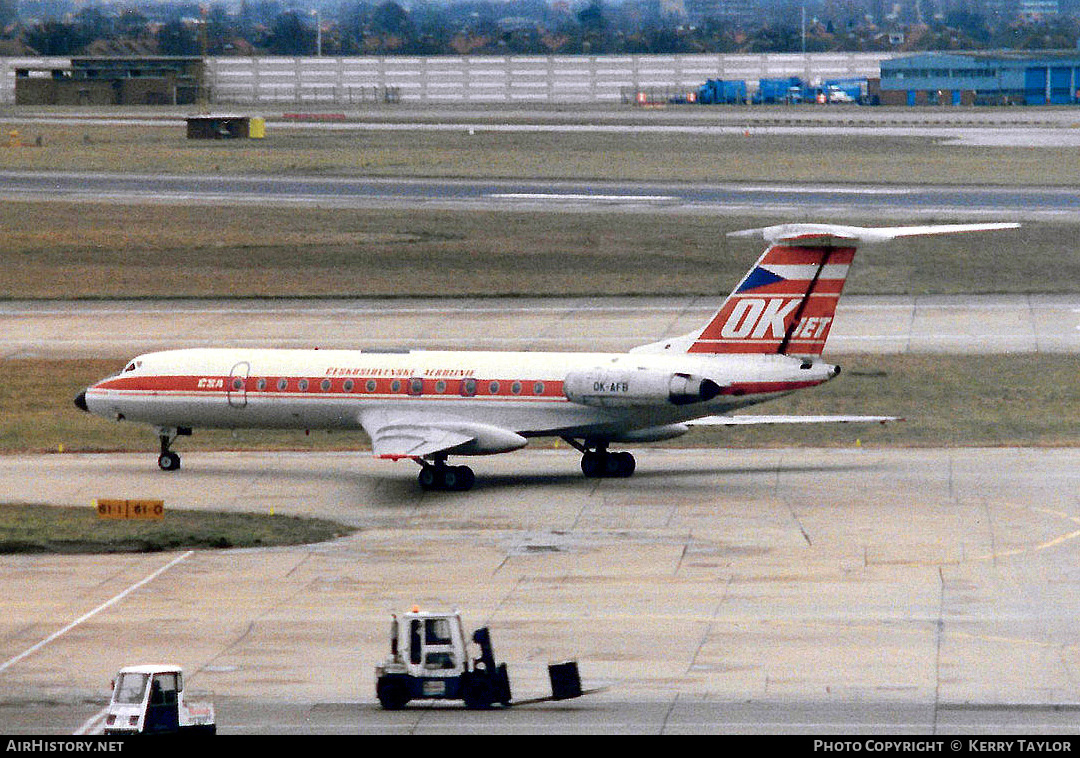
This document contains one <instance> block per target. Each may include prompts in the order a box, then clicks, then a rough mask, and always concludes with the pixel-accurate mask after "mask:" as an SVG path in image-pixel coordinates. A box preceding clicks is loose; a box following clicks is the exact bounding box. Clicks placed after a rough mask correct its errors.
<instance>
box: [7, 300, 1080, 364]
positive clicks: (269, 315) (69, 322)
mask: <svg viewBox="0 0 1080 758" xmlns="http://www.w3.org/2000/svg"><path fill="white" fill-rule="evenodd" d="M719 301H720V298H719V297H718V296H709V297H704V296H698V297H604V298H583V297H575V298H567V297H551V298H477V299H472V298H463V299H454V298H442V299H440V298H415V299H414V298H395V299H390V300H386V299H341V300H335V299H321V300H288V299H275V300H175V301H169V300H154V301H146V300H94V301H63V302H58V301H17V300H10V301H5V302H3V303H0V356H2V357H4V358H9V359H10V358H29V357H35V358H116V359H118V360H124V359H126V358H130V357H132V356H133V355H136V354H138V353H141V352H145V351H148V350H165V349H172V348H184V347H204V346H207V345H214V346H228V347H282V348H290V347H292V348H310V347H322V348H343V349H376V350H386V349H395V348H411V349H452V350H469V349H474V350H482V349H490V350H571V351H606V350H612V351H623V350H629V349H630V348H632V347H634V346H636V345H641V344H644V343H647V342H651V341H654V340H661V339H664V338H665V337H672V336H676V335H679V334H683V333H686V332H689V331H691V330H693V329H695V328H699V327H700V326H701V325H702V324H703V323H705V322H706V320H707V319H708V318H709V317H710V316H711V315H712V314H713V313H714V312H715V309H716V308H717V307H718V304H719ZM829 349H830V352H832V353H836V354H844V353H846V354H851V353H893V354H895V353H950V354H977V353H1033V352H1050V353H1059V352H1080V296H1077V295H983V296H932V297H912V296H895V297H892V296H886V297H858V296H847V297H845V298H844V299H843V300H841V301H840V303H839V305H838V307H837V310H836V322H835V324H834V325H833V328H832V331H831V333H830V337H829Z"/></svg>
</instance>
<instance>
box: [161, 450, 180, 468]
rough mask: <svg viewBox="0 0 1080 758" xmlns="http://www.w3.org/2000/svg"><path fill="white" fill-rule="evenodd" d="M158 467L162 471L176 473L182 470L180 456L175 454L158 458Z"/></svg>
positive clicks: (169, 453)
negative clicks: (179, 469)
mask: <svg viewBox="0 0 1080 758" xmlns="http://www.w3.org/2000/svg"><path fill="white" fill-rule="evenodd" d="M157 465H158V467H159V468H160V469H161V470H162V471H176V470H177V469H178V468H180V456H179V455H177V454H176V453H173V452H168V453H162V454H161V455H159V456H158V459H157Z"/></svg>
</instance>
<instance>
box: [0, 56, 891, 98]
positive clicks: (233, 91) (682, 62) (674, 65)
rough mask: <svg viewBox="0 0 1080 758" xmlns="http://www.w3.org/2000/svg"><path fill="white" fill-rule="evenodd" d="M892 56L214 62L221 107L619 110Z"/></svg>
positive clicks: (6, 71) (6, 92) (31, 64)
mask: <svg viewBox="0 0 1080 758" xmlns="http://www.w3.org/2000/svg"><path fill="white" fill-rule="evenodd" d="M888 57H890V56H889V55H886V54H870V53H835V54H834V53H810V54H805V55H803V54H762V55H624V56H620V55H611V56H599V55H597V56H571V55H555V56H496V57H492V56H473V57H470V56H461V57H456V56H445V57H444V56H439V57H430V58H426V57H400V56H385V57H362V58H328V57H323V58H315V57H303V58H280V57H259V58H226V57H222V58H209V59H208V61H207V63H208V66H207V76H208V79H209V84H210V88H211V99H212V100H213V102H215V103H223V104H226V103H237V104H267V105H270V104H275V103H280V104H282V105H288V104H311V105H320V104H322V105H326V104H333V105H349V104H352V103H360V102H365V101H367V102H370V101H372V100H373V99H378V98H381V97H382V95H383V93H384V92H386V91H387V90H393V91H395V92H396V93H397V94H398V95H399V97H400V99H401V101H402V102H415V103H428V102H430V103H455V102H459V103H469V102H473V103H482V102H506V103H512V102H532V103H588V102H598V103H603V102H620V100H621V99H622V98H623V97H624V96H625V95H626V94H627V93H628V92H630V91H633V90H647V89H650V88H655V89H664V88H671V89H674V90H685V91H688V92H689V91H691V90H695V89H696V88H697V87H698V85H700V84H702V83H703V82H704V81H705V80H706V79H737V80H740V79H741V80H744V81H746V82H747V85H748V86H749V87H750V88H751V89H753V88H755V87H756V85H757V80H758V79H766V78H780V77H786V76H798V77H801V78H802V79H803V80H805V81H809V82H811V83H817V82H819V81H820V80H821V79H823V78H834V77H876V76H879V75H880V68H879V65H880V62H881V60H882V59H884V58H888ZM2 60H3V69H2V71H3V80H2V82H0V102H2V103H13V102H14V101H15V69H16V68H49V67H66V66H67V65H68V64H69V60H68V59H67V58H4V59H2Z"/></svg>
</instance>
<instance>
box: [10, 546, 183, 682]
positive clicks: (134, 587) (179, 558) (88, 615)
mask: <svg viewBox="0 0 1080 758" xmlns="http://www.w3.org/2000/svg"><path fill="white" fill-rule="evenodd" d="M194 552H195V551H194V550H188V551H187V552H186V553H183V554H181V555H179V556H177V557H176V558H173V559H172V560H171V561H169V562H168V563H166V564H165V565H164V566H162V567H161V568H159V569H158V570H157V571H154V572H153V573H151V574H150V575H149V576H146V577H144V578H143V579H141V580H140V581H138V582H136V583H135V584H133V585H131V586H130V587H128V588H127V589H126V590H124V591H123V592H121V593H120V594H119V595H116V596H115V597H112V598H110V599H109V600H106V601H105V602H104V603H102V604H101V605H99V606H98V607H97V608H95V609H94V610H92V611H90V612H89V613H84V614H83V615H82V616H79V618H77V619H75V620H74V621H72V622H71V623H70V624H68V625H67V626H65V627H64V628H63V629H61V630H59V631H57V632H53V633H52V634H50V635H49V636H48V637H46V638H45V639H43V640H42V641H41V642H39V643H37V644H36V645H32V646H31V647H29V648H27V649H26V650H24V651H23V652H21V653H19V654H18V655H17V656H15V657H14V658H10V659H8V660H6V661H4V662H3V663H0V674H2V673H3V672H4V671H5V670H7V669H9V668H11V667H12V666H14V665H15V664H16V663H18V662H19V661H21V660H23V659H25V658H27V657H29V656H31V655H33V654H34V653H36V652H37V651H38V650H40V649H41V648H43V647H45V646H46V645H48V644H49V643H50V642H52V641H53V640H56V639H59V638H60V637H62V636H64V635H65V634H67V633H68V632H70V631H71V630H72V629H74V628H75V627H77V626H78V625H79V624H81V623H83V622H84V621H86V620H88V619H90V618H93V617H94V616H96V615H97V614H98V613H100V612H101V611H103V610H105V609H106V608H108V607H110V606H112V605H115V604H116V603H118V602H120V601H121V600H123V599H124V598H125V597H127V596H128V595H130V594H131V593H132V592H134V591H135V590H137V589H139V588H140V587H142V586H144V585H146V584H149V583H150V582H152V581H153V580H154V579H157V578H158V577H159V576H161V575H162V574H164V573H165V572H166V571H168V570H169V569H171V568H172V567H173V566H175V565H176V564H178V563H180V561H183V560H185V559H186V558H187V557H188V556H190V555H192V554H193V553H194Z"/></svg>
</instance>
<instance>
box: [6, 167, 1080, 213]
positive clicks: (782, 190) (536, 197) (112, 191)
mask: <svg viewBox="0 0 1080 758" xmlns="http://www.w3.org/2000/svg"><path fill="white" fill-rule="evenodd" d="M0 198H3V199H6V200H33V201H38V202H41V201H56V200H65V201H93V202H116V203H142V202H167V203H181V202H189V203H214V204H222V203H234V204H249V203H255V204H259V205H271V206H272V205H311V206H315V205H317V206H319V207H337V208H396V207H403V206H408V207H428V208H469V209H474V210H479V209H487V210H490V209H503V210H540V211H542V210H558V211H564V212H565V211H596V210H605V211H610V210H620V211H624V212H639V211H646V210H648V211H661V212H673V213H709V214H716V213H720V212H729V213H731V212H748V213H749V212H752V213H775V214H802V216H804V217H805V216H806V215H810V214H817V215H823V216H825V215H837V214H860V213H865V214H873V215H875V216H878V217H882V218H890V217H903V218H917V217H920V216H927V217H934V218H942V217H949V218H953V219H956V220H963V219H970V220H975V221H979V220H994V221H999V220H1010V221H1030V220H1070V219H1076V218H1077V217H1080V197H1078V196H1077V194H1076V192H1075V191H1074V190H1073V188H1070V187H983V186H971V187H961V186H923V185H904V184H889V185H865V184H843V183H835V184H792V183H762V182H753V183H724V184H708V183H693V184H686V183H660V182H592V181H590V182H567V181H499V180H468V179H415V180H414V179H390V178H387V179H379V178H368V177H356V178H341V177H317V176H307V177H305V176H292V177H275V176H262V177H255V176H222V175H219V174H208V175H192V176H188V175H160V174H145V175H130V174H109V173H99V172H92V173H87V172H32V171H0Z"/></svg>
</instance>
